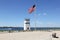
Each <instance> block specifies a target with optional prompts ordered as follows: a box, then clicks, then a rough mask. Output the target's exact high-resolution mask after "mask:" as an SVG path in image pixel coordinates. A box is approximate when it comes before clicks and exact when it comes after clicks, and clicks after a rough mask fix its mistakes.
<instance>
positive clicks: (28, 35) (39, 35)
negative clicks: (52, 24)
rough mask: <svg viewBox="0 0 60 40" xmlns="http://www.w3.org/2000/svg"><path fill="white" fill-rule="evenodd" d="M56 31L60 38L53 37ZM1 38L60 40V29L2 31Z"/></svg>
mask: <svg viewBox="0 0 60 40" xmlns="http://www.w3.org/2000/svg"><path fill="white" fill-rule="evenodd" d="M54 32H56V33H57V36H59V38H52V36H51V34H52V33H54ZM0 40H60V31H53V32H47V31H33V32H15V33H1V34H0Z"/></svg>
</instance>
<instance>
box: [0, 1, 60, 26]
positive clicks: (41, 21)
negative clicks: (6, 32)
mask: <svg viewBox="0 0 60 40" xmlns="http://www.w3.org/2000/svg"><path fill="white" fill-rule="evenodd" d="M34 4H36V10H35V11H34V12H32V14H29V12H28V9H29V8H30V7H31V6H32V5H34ZM34 14H36V25H37V26H38V27H60V0H0V26H22V27H23V25H24V19H25V18H30V22H31V27H32V26H34V22H35V16H34Z"/></svg>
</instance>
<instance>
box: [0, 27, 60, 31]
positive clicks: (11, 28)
mask: <svg viewBox="0 0 60 40" xmlns="http://www.w3.org/2000/svg"><path fill="white" fill-rule="evenodd" d="M35 29H36V30H60V27H36V28H35V27H31V28H30V30H35ZM1 30H5V31H9V30H13V31H22V30H24V28H23V27H0V31H1Z"/></svg>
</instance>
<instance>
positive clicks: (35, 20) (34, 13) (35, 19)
mask: <svg viewBox="0 0 60 40" xmlns="http://www.w3.org/2000/svg"><path fill="white" fill-rule="evenodd" d="M34 16H35V31H36V13H34Z"/></svg>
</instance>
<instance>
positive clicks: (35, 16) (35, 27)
mask: <svg viewBox="0 0 60 40" xmlns="http://www.w3.org/2000/svg"><path fill="white" fill-rule="evenodd" d="M34 4H35V5H36V2H35V1H34ZM35 9H36V7H35ZM36 16H37V15H36V10H35V13H34V17H35V22H34V23H35V31H36V19H37V18H36Z"/></svg>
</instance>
